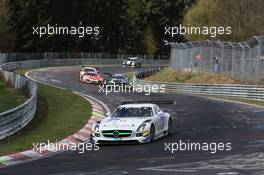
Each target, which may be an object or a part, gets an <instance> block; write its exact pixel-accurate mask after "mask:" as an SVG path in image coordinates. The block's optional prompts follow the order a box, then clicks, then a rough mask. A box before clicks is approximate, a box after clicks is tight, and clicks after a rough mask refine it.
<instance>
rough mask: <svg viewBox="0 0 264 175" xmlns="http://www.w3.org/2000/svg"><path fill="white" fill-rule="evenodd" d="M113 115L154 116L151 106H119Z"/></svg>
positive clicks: (117, 116)
mask: <svg viewBox="0 0 264 175" xmlns="http://www.w3.org/2000/svg"><path fill="white" fill-rule="evenodd" d="M112 117H116V118H122V117H153V111H152V109H151V108H150V107H146V108H145V107H144V108H118V109H117V110H116V111H115V112H114V113H113V114H112Z"/></svg>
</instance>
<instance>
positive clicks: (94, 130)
mask: <svg viewBox="0 0 264 175" xmlns="http://www.w3.org/2000/svg"><path fill="white" fill-rule="evenodd" d="M93 134H94V136H95V137H100V133H99V125H98V124H96V125H95V126H94V129H93Z"/></svg>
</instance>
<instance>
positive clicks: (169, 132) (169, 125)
mask: <svg viewBox="0 0 264 175" xmlns="http://www.w3.org/2000/svg"><path fill="white" fill-rule="evenodd" d="M172 130H173V129H172V120H171V118H169V121H168V131H167V133H168V135H171V134H172Z"/></svg>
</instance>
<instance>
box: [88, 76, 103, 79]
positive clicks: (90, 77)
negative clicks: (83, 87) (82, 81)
mask: <svg viewBox="0 0 264 175" xmlns="http://www.w3.org/2000/svg"><path fill="white" fill-rule="evenodd" d="M88 77H89V79H91V80H101V79H102V77H99V76H86V77H85V78H88Z"/></svg>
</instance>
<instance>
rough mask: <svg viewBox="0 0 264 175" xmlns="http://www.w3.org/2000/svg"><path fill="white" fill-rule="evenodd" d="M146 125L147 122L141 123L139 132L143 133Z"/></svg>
mask: <svg viewBox="0 0 264 175" xmlns="http://www.w3.org/2000/svg"><path fill="white" fill-rule="evenodd" d="M145 127H146V124H145V123H144V124H141V125H140V126H139V127H138V129H137V132H139V133H143V132H144V129H145Z"/></svg>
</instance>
